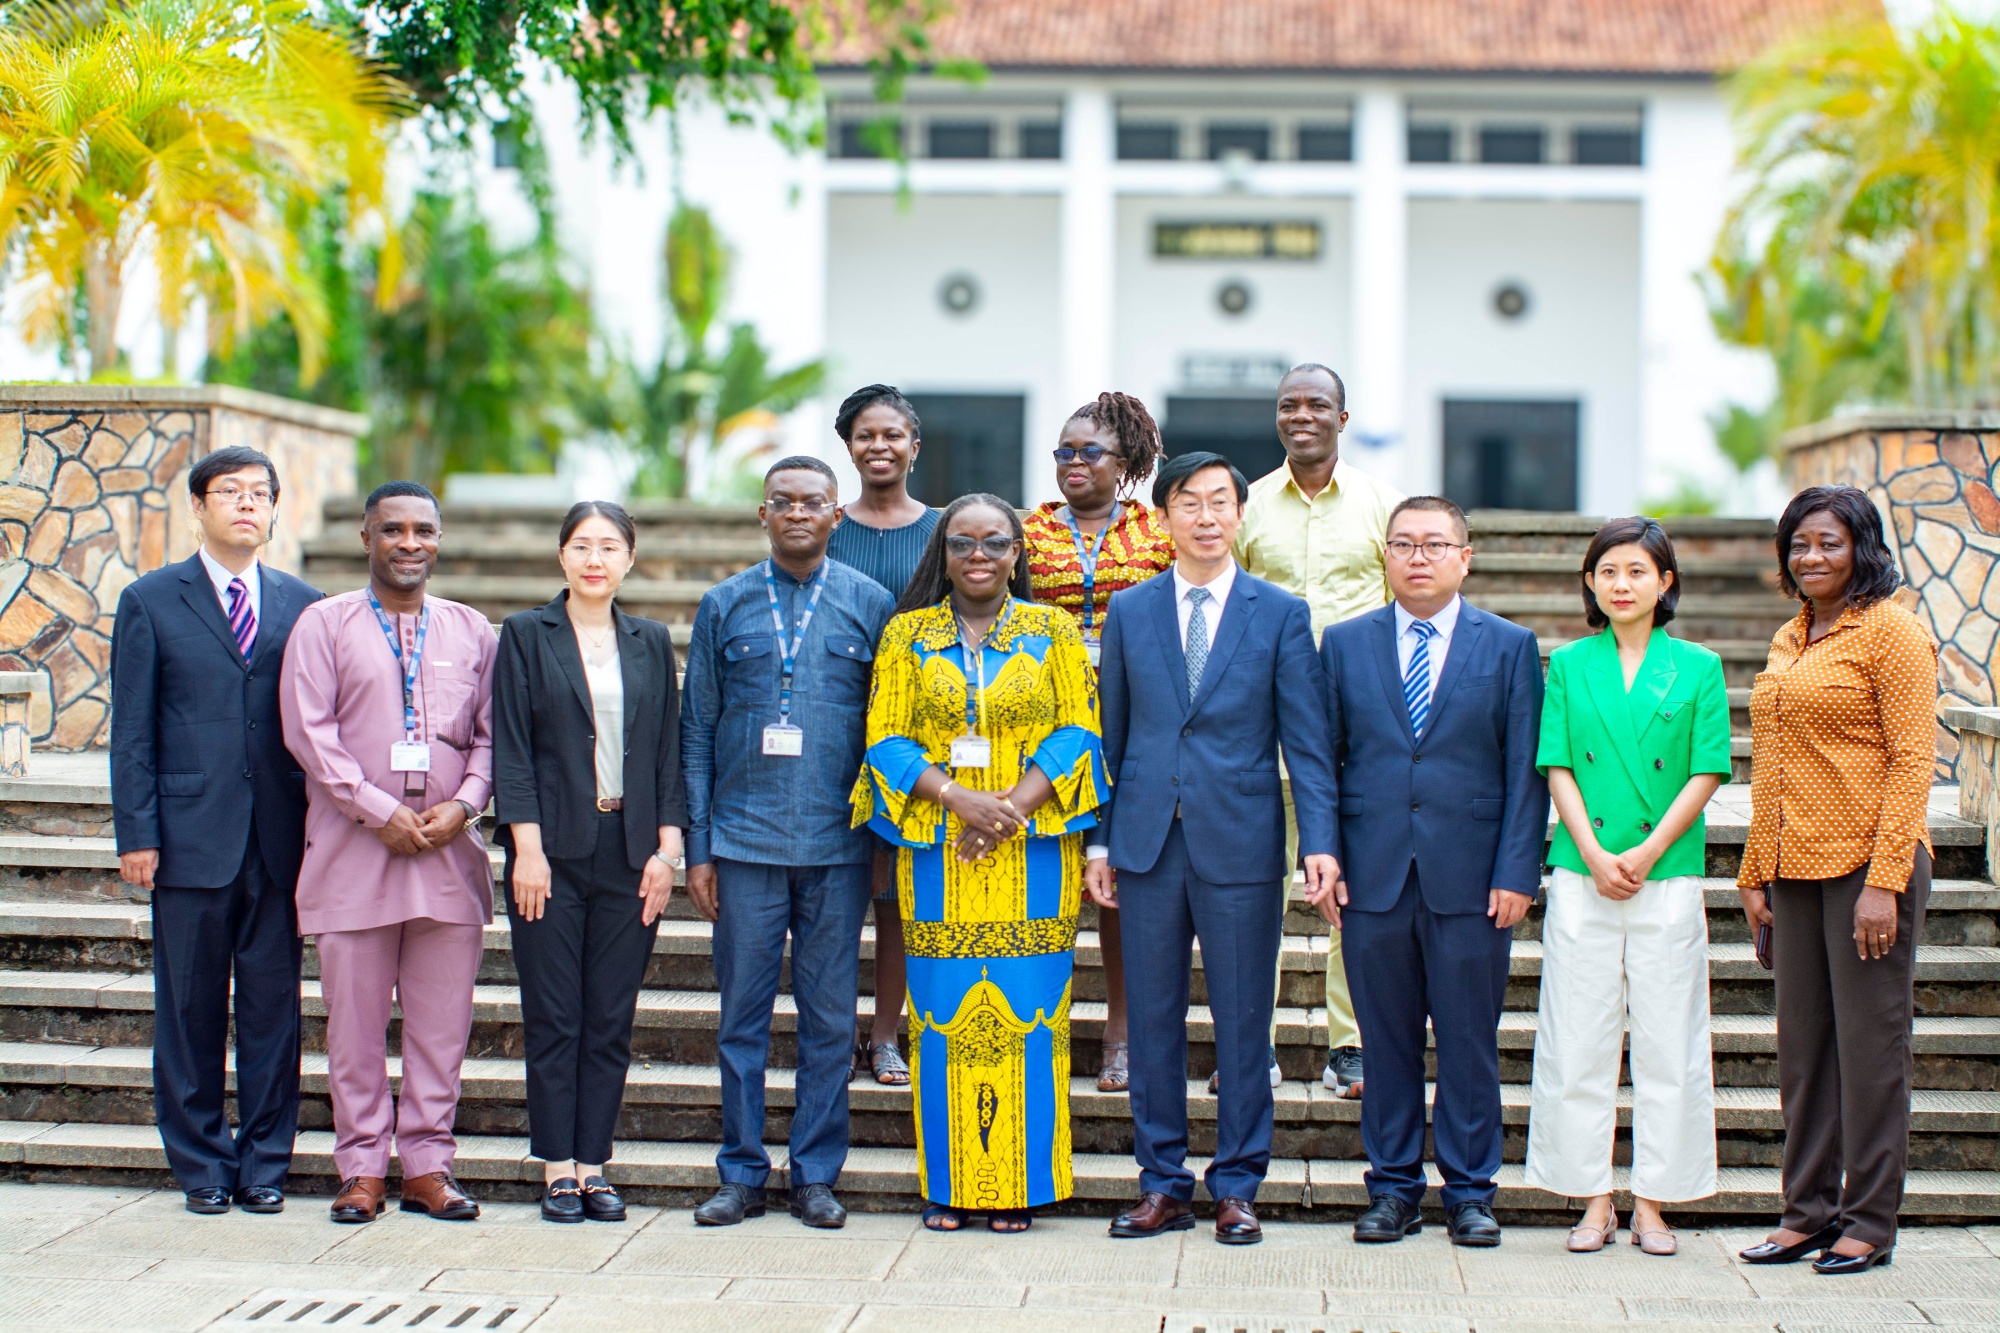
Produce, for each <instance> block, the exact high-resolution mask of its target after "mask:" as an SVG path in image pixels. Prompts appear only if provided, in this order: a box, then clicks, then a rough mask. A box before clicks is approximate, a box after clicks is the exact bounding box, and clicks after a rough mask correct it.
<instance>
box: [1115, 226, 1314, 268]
mask: <svg viewBox="0 0 2000 1333" xmlns="http://www.w3.org/2000/svg"><path fill="white" fill-rule="evenodd" d="M1319 246H1320V235H1319V223H1317V222H1311V221H1306V222H1240V221H1228V222H1156V223H1154V224H1153V254H1154V255H1155V256H1156V257H1157V258H1160V259H1318V258H1319Z"/></svg>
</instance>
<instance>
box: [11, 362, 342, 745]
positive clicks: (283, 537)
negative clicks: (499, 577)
mask: <svg viewBox="0 0 2000 1333" xmlns="http://www.w3.org/2000/svg"><path fill="white" fill-rule="evenodd" d="M365 424H366V422H365V421H364V420H363V418H360V417H357V416H355V415H353V414H352V413H349V412H336V411H332V410H330V409H327V408H320V407H314V406H311V405H310V404H305V403H295V402H292V401H291V400H289V399H285V398H277V397H273V396H272V395H270V394H261V393H252V392H249V391H247V390H243V389H234V388H227V387H223V386H196V387H166V386H145V385H130V386H127V385H0V671H29V672H35V673H38V674H39V675H40V676H41V677H42V679H43V681H44V685H43V688H41V689H40V690H39V691H38V692H37V693H36V695H35V696H34V702H33V706H32V708H31V710H30V722H29V726H30V730H31V732H32V734H33V737H34V741H35V744H36V745H37V746H38V747H39V748H45V749H55V750H80V749H87V748H89V747H92V746H97V745H103V744H105V743H106V741H107V739H108V730H109V715H110V681H109V675H108V671H109V666H110V657H111V627H112V620H113V617H114V615H115V614H116V612H117V609H118V594H119V593H120V592H122V591H123V590H124V589H125V586H126V585H127V584H129V583H131V582H132V581H133V580H134V579H136V578H138V577H139V575H141V574H144V573H148V572H150V571H152V570H155V569H158V568H159V567H160V566H161V565H163V564H166V563H168V562H169V561H173V560H184V559H186V558H187V557H188V556H191V555H193V554H194V551H195V547H196V546H197V545H198V540H197V537H196V535H195V527H194V522H193V519H192V518H191V517H190V515H189V513H188V508H187V475H188V469H189V468H190V467H192V466H193V464H194V461H195V460H196V459H198V458H200V457H201V456H202V455H204V454H206V453H208V452H209V451H210V450H212V449H219V448H224V447H227V446H229V445H233V444H244V445H249V446H250V447H252V448H255V449H261V450H263V451H264V452H265V453H267V454H269V455H271V457H272V459H273V461H274V462H276V463H277V465H278V471H279V477H280V479H281V482H282V490H283V494H282V498H281V499H280V501H279V506H278V522H277V525H276V528H275V531H274V535H273V537H272V541H271V545H270V547H269V548H268V549H267V550H266V552H265V558H266V559H268V560H270V562H271V563H272V564H273V565H275V566H277V567H278V568H281V569H286V570H290V571H292V572H294V573H296V572H298V571H299V569H300V567H301V564H302V562H303V556H304V551H303V544H304V543H305V542H306V541H308V540H310V539H311V538H312V537H314V536H316V535H318V532H319V526H320V513H321V509H322V506H323V502H324V501H325V500H326V499H327V498H328V497H330V496H333V495H344V494H350V493H352V492H353V490H354V485H355V456H354V439H355V436H357V435H358V434H359V433H360V432H361V430H362V428H363V426H365Z"/></svg>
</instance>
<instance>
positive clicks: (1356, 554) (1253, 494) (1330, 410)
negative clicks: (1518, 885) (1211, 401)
mask: <svg viewBox="0 0 2000 1333" xmlns="http://www.w3.org/2000/svg"><path fill="white" fill-rule="evenodd" d="M1346 425H1347V386H1346V385H1344V384H1342V383H1341V381H1340V376H1338V375H1336V374H1335V373H1334V372H1333V371H1332V370H1330V369H1328V368H1327V367H1325V366H1322V365H1318V364H1316V363H1313V362H1307V363H1306V364H1304V365H1300V366H1294V367H1292V369H1291V371H1290V372H1289V373H1287V374H1286V376H1285V378H1284V379H1283V380H1282V381H1280V382H1279V384H1278V438H1279V440H1280V441H1281V442H1282V443H1283V444H1284V446H1285V465H1284V466H1283V467H1280V468H1278V469H1277V470H1276V471H1274V472H1272V473H1270V474H1269V475H1267V476H1263V477H1259V478H1258V479H1257V480H1256V481H1255V482H1253V483H1251V486H1250V501H1249V503H1248V504H1247V505H1246V506H1245V508H1244V513H1243V526H1242V527H1241V528H1240V529H1238V531H1237V534H1236V543H1235V552H1236V559H1237V561H1238V563H1240V564H1241V565H1242V566H1243V568H1244V569H1246V570H1248V571H1249V572H1250V573H1252V574H1255V575H1256V576H1257V577H1259V578H1261V579H1267V580H1269V581H1270V582H1272V583H1275V584H1277V585H1278V586H1279V587H1280V588H1283V589H1285V590H1286V591H1288V592H1293V593H1297V594H1298V595H1299V596H1301V597H1303V598H1305V599H1306V605H1307V607H1308V608H1309V609H1310V610H1311V612H1312V630H1313V639H1314V640H1315V641H1317V640H1318V639H1319V637H1320V635H1321V634H1322V633H1323V632H1324V631H1325V630H1326V627H1327V626H1328V625H1331V624H1333V623H1334V622H1335V621H1339V620H1346V619H1348V618H1349V617H1350V616H1358V615H1361V614H1363V613H1364V612H1368V611H1374V610H1377V609H1379V608H1381V607H1383V606H1386V605H1387V604H1388V603H1389V600H1390V596H1389V579H1388V574H1387V572H1386V569H1385V565H1384V557H1385V550H1384V546H1383V543H1384V541H1385V540H1386V538H1387V535H1388V528H1389V511H1390V510H1392V509H1394V508H1395V507H1396V504H1397V502H1398V501H1400V500H1401V499H1402V498H1403V496H1402V494H1401V493H1400V492H1398V491H1396V490H1395V489H1393V488H1392V487H1389V486H1385V485H1383V484H1382V483H1381V482H1379V481H1377V480H1376V479H1375V478H1373V477H1371V476H1369V475H1368V474H1367V473H1365V472H1362V471H1361V470H1359V469H1358V468H1355V467H1353V466H1352V465H1350V464H1349V463H1347V462H1346V461H1345V460H1343V459H1342V458H1341V457H1340V432H1341V430H1342V428H1344V427H1345V426H1346ZM1285 837H1286V855H1287V856H1288V857H1289V858H1290V860H1291V861H1292V863H1294V864H1296V863H1297V860H1298V855H1297V853H1298V820H1297V819H1296V818H1295V816H1294V814H1293V811H1292V805H1291V799H1290V797H1289V796H1287V798H1286V801H1285ZM1327 944H1328V947H1327V960H1326V1035H1327V1047H1328V1054H1327V1062H1326V1072H1325V1074H1324V1075H1322V1077H1321V1082H1322V1083H1324V1084H1325V1086H1326V1087H1327V1088H1329V1089H1331V1090H1332V1091H1334V1092H1336V1093H1338V1094H1339V1095H1340V1096H1342V1097H1359V1096H1360V1095H1361V1084H1362V1070H1361V1029H1360V1028H1359V1027H1358V1026H1356V1024H1355V1021H1354V1003H1353V1001H1352V1000H1350V999H1349V998H1348V994H1347V971H1346V967H1345V965H1344V964H1343V963H1342V961H1341V950H1340V932H1339V931H1337V930H1336V931H1333V932H1331V935H1330V938H1329V939H1328V941H1327ZM1272 1031H1273V1040H1274V1042H1275V1039H1276V1025H1275V1023H1274V1024H1273V1028H1272ZM1272 1056H1273V1059H1272V1068H1273V1071H1274V1072H1275V1070H1276V1064H1277V1062H1276V1046H1275V1045H1274V1046H1273V1048H1272Z"/></svg>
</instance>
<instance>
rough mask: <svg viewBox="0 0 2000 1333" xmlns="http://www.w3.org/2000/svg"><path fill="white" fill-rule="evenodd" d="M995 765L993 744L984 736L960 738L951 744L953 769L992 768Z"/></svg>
mask: <svg viewBox="0 0 2000 1333" xmlns="http://www.w3.org/2000/svg"><path fill="white" fill-rule="evenodd" d="M992 764H993V742H992V741H990V740H987V739H986V737H984V736H960V737H959V738H958V739H957V740H954V741H953V742H952V743H951V766H952V767H953V768H990V767H991V766H992Z"/></svg>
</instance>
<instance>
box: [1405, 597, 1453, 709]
mask: <svg viewBox="0 0 2000 1333" xmlns="http://www.w3.org/2000/svg"><path fill="white" fill-rule="evenodd" d="M1464 604H1465V600H1464V599H1463V598H1461V597H1457V596H1454V597H1453V598H1452V599H1451V602H1450V604H1449V605H1447V606H1446V607H1445V608H1444V610H1442V611H1440V612H1438V613H1437V614H1436V615H1434V616H1432V617H1431V618H1430V622H1429V623H1430V627H1431V629H1432V630H1433V631H1435V632H1434V633H1433V634H1432V635H1431V697H1433V698H1436V697H1437V688H1438V679H1439V678H1440V677H1441V676H1443V675H1444V658H1445V654H1446V653H1448V652H1450V651H1451V635H1452V631H1453V630H1456V629H1457V628H1458V609H1459V607H1461V606H1463V605H1464ZM1416 623H1417V618H1416V617H1415V616H1413V615H1411V614H1410V613H1409V612H1408V611H1405V610H1404V609H1403V604H1402V603H1401V602H1397V603H1396V679H1397V681H1398V682H1399V683H1400V682H1401V681H1402V680H1403V679H1404V678H1405V677H1407V676H1408V675H1409V674H1410V655H1411V654H1412V653H1414V652H1416V650H1417V631H1416V630H1413V629H1411V628H1410V626H1412V625H1414V624H1416Z"/></svg>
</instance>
